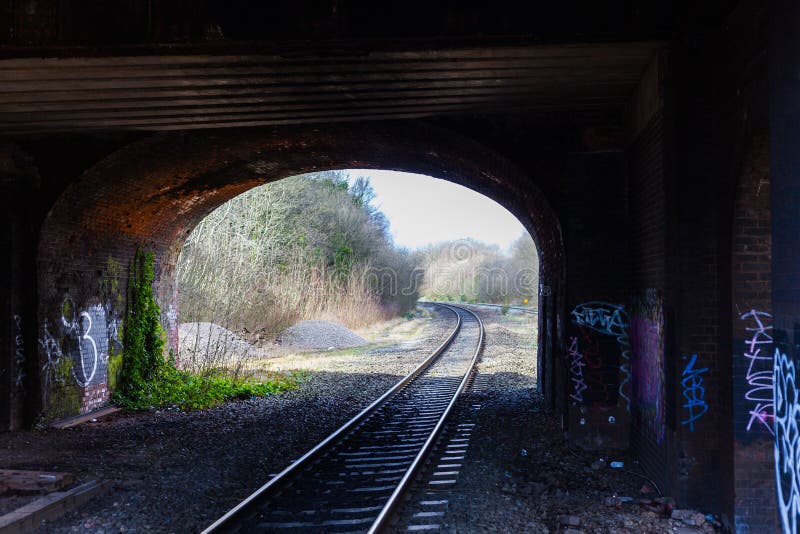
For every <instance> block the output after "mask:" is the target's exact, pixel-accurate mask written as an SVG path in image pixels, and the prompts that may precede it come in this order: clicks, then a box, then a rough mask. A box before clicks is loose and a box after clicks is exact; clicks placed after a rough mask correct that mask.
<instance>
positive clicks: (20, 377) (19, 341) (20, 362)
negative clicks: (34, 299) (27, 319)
mask: <svg viewBox="0 0 800 534" xmlns="http://www.w3.org/2000/svg"><path fill="white" fill-rule="evenodd" d="M14 324H15V326H16V330H15V332H14V366H15V367H16V371H17V377H16V379H15V381H14V386H15V387H17V388H21V387H22V385H23V381H24V380H25V341H24V338H23V337H22V317H20V316H19V315H14Z"/></svg>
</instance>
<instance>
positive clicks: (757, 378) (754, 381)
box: [741, 310, 775, 435]
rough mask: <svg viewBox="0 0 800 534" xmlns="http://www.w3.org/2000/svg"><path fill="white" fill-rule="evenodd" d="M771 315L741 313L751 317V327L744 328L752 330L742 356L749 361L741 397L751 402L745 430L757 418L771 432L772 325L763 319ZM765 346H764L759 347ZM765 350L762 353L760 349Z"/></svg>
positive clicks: (757, 312) (772, 410)
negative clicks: (746, 388) (753, 322)
mask: <svg viewBox="0 0 800 534" xmlns="http://www.w3.org/2000/svg"><path fill="white" fill-rule="evenodd" d="M771 318H772V315H770V314H768V313H766V312H760V311H756V310H750V311H749V312H747V313H745V314H743V315H742V317H741V319H742V320H745V319H752V320H753V321H755V326H753V327H747V328H746V330H747V331H748V332H752V334H751V336H750V339H748V340H747V341H745V346H746V351H745V354H744V357H745V358H747V359H748V360H749V365H748V367H747V376H746V377H745V379H746V380H747V386H748V388H749V389H748V390H747V393H745V396H744V397H745V399H747V400H748V401H751V402H753V403H754V406H753V408H752V409H751V410H750V420H749V421H748V423H747V431H748V432H750V429H751V427H752V426H753V423H754V422H756V421H758V422H759V423H761V425H762V426H763V428H765V429H766V430H767V431H769V433H770V434H773V435H774V432H773V430H772V420H773V419H774V417H775V415H774V411H775V405H774V402H773V396H774V392H773V390H774V387H775V382H774V378H773V360H774V358H773V356H772V354H771V352H770V351H771V349H772V336H771V335H770V333H768V332H771V331H772V326H771V325H767V324H766V322H768V321H766V319H771ZM762 345H767V347H762ZM762 348H764V349H766V350H765V352H764V354H766V356H765V355H762V353H761V349H762Z"/></svg>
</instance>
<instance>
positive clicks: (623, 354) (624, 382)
mask: <svg viewBox="0 0 800 534" xmlns="http://www.w3.org/2000/svg"><path fill="white" fill-rule="evenodd" d="M570 316H571V318H572V322H573V324H575V325H576V326H577V327H578V328H579V330H580V332H581V335H582V338H583V341H584V342H590V343H591V344H594V345H599V344H600V343H601V342H602V341H601V340H599V339H596V338H594V336H593V335H592V333H599V334H603V335H607V336H611V337H612V338H613V340H614V341H615V343H616V345H617V347H616V350H615V352H616V353H617V354H618V355H619V357H618V358H615V359H616V364H615V365H613V366H611V367H612V370H613V372H615V373H617V374H618V380H615V381H614V380H609V376H608V374H607V373H599V374H601V375H602V376H601V377H600V379H601V380H602V381H603V390H604V391H605V390H606V389H607V387H608V385H609V383H612V382H617V383H618V386H617V387H616V392H617V394H618V395H619V397H620V398H622V399H623V401H624V403H625V407H626V408H627V409H628V411H630V392H629V388H630V378H631V371H630V361H631V344H630V340H629V334H628V324H629V323H628V314H627V313H626V312H625V307H624V306H622V305H616V304H610V303H607V302H585V303H583V304H580V305H578V306H576V307H575V308H574V309H573V310H572V312H571V313H570ZM579 346H581V349H582V352H583V355H584V357H586V358H587V366H588V367H591V364H590V362H589V359H588V354H589V351H587V349H586V347H583V346H582V345H581V344H580V343H579ZM599 354H602V352H601V351H599V350H598V355H599ZM600 366H603V362H602V361H601V362H600ZM605 367H608V366H607V365H606V366H605ZM587 379H588V376H587ZM587 385H588V386H589V390H591V389H592V385H591V383H590V381H589V380H587ZM596 385H597V384H596ZM608 400H611V399H608Z"/></svg>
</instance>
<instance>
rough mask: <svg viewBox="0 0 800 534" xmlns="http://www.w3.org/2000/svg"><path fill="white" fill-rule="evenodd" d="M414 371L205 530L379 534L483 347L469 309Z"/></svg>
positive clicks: (477, 323) (458, 311)
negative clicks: (358, 533)
mask: <svg viewBox="0 0 800 534" xmlns="http://www.w3.org/2000/svg"><path fill="white" fill-rule="evenodd" d="M435 305H436V306H440V307H441V308H444V309H447V310H450V311H451V312H452V313H454V314H455V316H456V317H457V323H456V326H455V328H454V329H453V331H452V332H451V333H450V335H449V336H448V338H447V339H446V340H445V341H444V343H442V345H440V346H439V347H438V348H437V349H436V350H435V351H434V352H433V353H432V354H431V355H430V356H429V357H428V358H426V360H425V361H424V362H422V363H421V364H420V365H419V366H418V367H417V368H416V369H415V370H414V371H413V372H412V373H411V374H409V375H408V376H406V377H405V378H403V379H402V380H401V381H400V382H398V383H397V384H396V385H395V386H393V387H392V388H391V389H390V390H389V391H387V392H386V393H385V394H384V395H382V396H381V397H380V398H379V399H377V400H376V401H375V402H373V403H372V404H371V405H370V406H368V407H367V408H365V409H364V410H363V411H362V412H361V413H359V414H358V415H357V416H356V417H354V418H353V419H351V420H350V421H348V422H347V423H345V424H344V425H343V426H342V427H340V428H339V429H338V430H336V431H335V432H334V433H333V434H331V435H330V436H328V437H327V438H326V439H325V440H323V441H322V442H321V443H319V444H318V445H317V446H316V447H314V448H313V449H311V450H310V451H309V452H307V453H306V454H305V455H304V456H302V457H301V458H300V459H298V460H297V461H295V462H293V463H292V464H291V465H290V466H289V467H287V468H286V469H284V470H283V471H281V472H280V473H278V474H277V475H276V476H275V477H273V478H272V479H271V480H270V481H269V482H267V483H266V484H265V485H264V486H262V487H261V488H260V489H258V490H257V491H256V492H255V493H253V494H252V495H250V496H249V497H248V498H247V499H245V500H244V501H242V502H241V503H240V504H239V505H237V506H236V507H234V508H233V509H232V510H230V511H229V512H228V513H227V514H225V515H224V516H222V517H221V518H220V519H218V520H217V521H216V522H215V523H213V524H212V525H211V526H209V527H208V528H207V529H206V530H205V531H204V533H209V534H210V533H220V532H321V531H324V532H369V533H373V532H378V531H380V530H381V529H383V528H384V527H386V526H387V524H388V521H389V519H390V517H391V515H392V512H393V511H394V510H395V508H396V506H397V505H398V503H399V501H400V498H401V496H402V494H403V492H404V490H405V489H406V488H407V487H408V485H409V484H410V482H411V481H412V479H413V477H414V475H415V473H416V472H417V471H418V469H419V468H420V466H421V465H422V464H423V463H424V461H425V458H426V456H427V454H428V453H429V452H430V450H431V448H432V446H433V444H434V442H435V440H436V438H437V435H438V434H439V433H440V431H441V429H442V428H443V426H444V423H445V420H446V419H447V416H448V415H449V414H450V412H451V410H452V409H453V406H454V404H455V402H456V399H457V398H458V396H459V394H460V393H461V392H462V391H463V389H464V387H465V386H466V384H467V383H468V381H469V378H470V375H471V373H472V371H473V369H474V367H475V363H476V362H477V359H478V355H479V353H480V350H481V347H482V345H483V336H484V332H483V324H482V323H481V320H480V319H479V318H478V316H477V315H475V314H474V313H472V312H471V311H469V310H467V309H465V308H461V307H458V306H453V305H444V304H435Z"/></svg>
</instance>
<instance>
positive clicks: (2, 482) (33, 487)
mask: <svg viewBox="0 0 800 534" xmlns="http://www.w3.org/2000/svg"><path fill="white" fill-rule="evenodd" d="M73 481H74V477H73V476H72V474H70V473H53V472H49V471H25V470H21V469H0V493H5V492H14V493H42V492H44V493H50V492H52V491H56V490H58V489H61V488H64V487H66V486H69V485H70V484H72V482H73Z"/></svg>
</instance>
